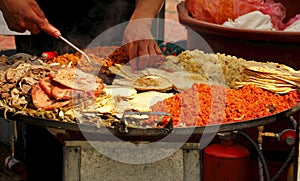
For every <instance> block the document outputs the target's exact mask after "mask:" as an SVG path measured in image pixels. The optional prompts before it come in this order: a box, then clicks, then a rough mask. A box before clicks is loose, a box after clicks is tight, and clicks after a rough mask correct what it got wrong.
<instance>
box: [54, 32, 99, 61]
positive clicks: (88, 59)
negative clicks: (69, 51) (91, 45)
mask: <svg viewBox="0 0 300 181" xmlns="http://www.w3.org/2000/svg"><path fill="white" fill-rule="evenodd" d="M58 38H59V39H61V40H62V41H64V42H65V43H66V44H68V45H69V46H71V47H72V48H74V49H75V50H76V51H78V52H79V53H81V54H82V55H83V56H84V58H85V59H86V60H87V61H88V63H89V64H90V65H92V66H97V65H96V64H94V63H93V62H92V61H91V59H90V57H89V56H88V55H87V54H86V53H84V52H83V51H82V50H80V49H79V48H78V47H77V46H75V45H74V44H73V43H71V42H70V41H68V40H67V39H65V38H64V37H62V36H61V35H60V36H59V37H58Z"/></svg>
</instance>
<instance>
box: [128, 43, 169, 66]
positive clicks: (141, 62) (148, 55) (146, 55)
mask: <svg viewBox="0 0 300 181" xmlns="http://www.w3.org/2000/svg"><path fill="white" fill-rule="evenodd" d="M126 50H127V52H128V55H129V60H130V63H129V64H130V66H131V70H132V72H136V71H138V70H143V69H145V68H146V67H159V66H160V65H162V64H163V63H164V62H165V61H164V60H165V58H164V56H163V55H162V52H161V50H160V48H159V47H158V45H157V44H156V42H155V41H154V40H140V41H136V42H131V43H128V44H127V46H126Z"/></svg>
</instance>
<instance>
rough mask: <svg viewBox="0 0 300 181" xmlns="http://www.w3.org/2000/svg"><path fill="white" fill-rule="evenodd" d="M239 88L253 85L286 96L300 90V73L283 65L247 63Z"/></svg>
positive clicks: (245, 63)
mask: <svg viewBox="0 0 300 181" xmlns="http://www.w3.org/2000/svg"><path fill="white" fill-rule="evenodd" d="M242 66H243V72H242V80H239V81H236V82H235V85H236V86H237V87H242V86H244V85H247V84H253V85H256V86H257V87H260V88H263V89H266V90H269V91H271V92H274V93H278V94H284V93H287V92H289V91H291V90H294V89H299V88H300V72H299V71H296V70H294V69H293V68H291V67H288V66H286V65H283V64H278V63H273V62H255V61H246V62H243V63H242Z"/></svg>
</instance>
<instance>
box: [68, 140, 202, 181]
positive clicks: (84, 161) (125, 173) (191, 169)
mask: <svg viewBox="0 0 300 181" xmlns="http://www.w3.org/2000/svg"><path fill="white" fill-rule="evenodd" d="M116 144H118V143H116V142H113V143H112V142H92V144H91V142H87V141H66V142H65V146H64V149H63V157H64V163H63V169H64V170H63V174H64V176H63V178H64V180H65V181H79V180H80V181H90V180H102V181H103V180H104V181H106V180H112V181H116V180H130V181H135V180H136V181H141V180H173V181H176V180H201V179H200V167H201V165H200V163H201V162H200V153H199V150H198V149H197V148H198V146H197V144H194V143H186V144H184V145H183V146H182V147H181V148H180V149H176V150H175V148H167V147H168V146H166V145H168V144H170V143H166V145H165V146H163V148H157V149H151V150H152V154H153V152H156V151H157V153H158V154H159V153H161V152H168V153H172V154H170V155H169V156H168V157H165V158H162V159H160V160H157V161H154V162H150V163H142V162H143V161H141V163H125V162H124V160H123V161H118V160H116V159H115V158H110V156H108V155H107V153H105V154H103V153H101V150H100V151H99V149H98V147H97V146H100V147H111V146H112V145H116ZM162 144H163V143H162ZM95 145H97V146H96V147H97V148H95ZM171 147H172V146H171ZM118 150H121V151H122V148H120V149H118ZM155 150H156V151H155ZM132 153H134V151H133V152H131V151H130V150H128V148H126V150H125V148H124V152H123V153H122V154H123V156H125V157H126V154H128V156H129V157H131V156H132V155H129V154H132ZM154 155H155V153H154ZM145 156H147V155H145ZM125 160H126V158H125ZM129 162H130V161H129Z"/></svg>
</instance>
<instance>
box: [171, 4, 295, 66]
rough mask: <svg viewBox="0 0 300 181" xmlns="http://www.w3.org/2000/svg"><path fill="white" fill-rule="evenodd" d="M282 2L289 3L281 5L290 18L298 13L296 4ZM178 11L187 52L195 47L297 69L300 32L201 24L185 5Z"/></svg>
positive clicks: (179, 6) (181, 5)
mask: <svg viewBox="0 0 300 181" xmlns="http://www.w3.org/2000/svg"><path fill="white" fill-rule="evenodd" d="M282 1H284V0H282ZM285 1H287V2H290V3H284V2H283V4H285V5H286V6H288V7H287V9H288V10H289V11H288V12H289V13H288V16H289V17H293V16H294V15H295V14H296V13H299V12H300V4H299V3H298V4H297V2H296V1H294V2H291V1H288V0H285ZM292 3H294V5H295V6H293V4H292ZM295 3H296V4H295ZM177 10H178V16H179V22H180V23H181V24H183V25H184V26H186V28H187V44H188V49H190V50H193V49H196V48H197V49H199V50H203V51H206V52H211V51H212V52H213V53H218V52H220V53H225V54H227V55H234V56H236V57H240V58H244V59H246V60H256V61H263V62H266V61H272V62H278V63H283V64H285V65H288V66H291V67H293V68H295V69H297V70H299V69H300V58H299V51H300V32H284V31H264V30H249V29H238V28H230V27H225V26H222V25H218V24H213V23H208V22H205V21H200V20H197V19H195V18H193V17H191V16H190V14H189V12H188V10H187V9H186V8H185V4H184V2H181V3H179V4H178V5H177ZM203 40H205V42H206V43H207V44H208V45H209V48H207V44H205V42H204V41H203ZM203 42H204V43H203Z"/></svg>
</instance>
